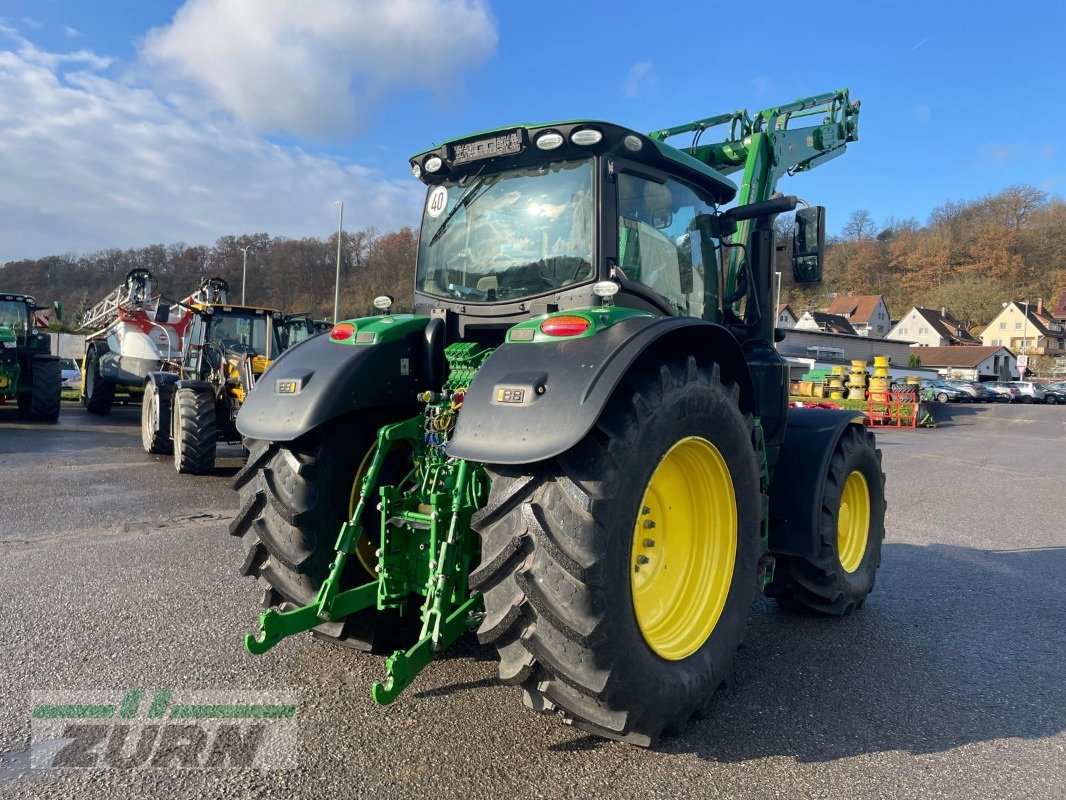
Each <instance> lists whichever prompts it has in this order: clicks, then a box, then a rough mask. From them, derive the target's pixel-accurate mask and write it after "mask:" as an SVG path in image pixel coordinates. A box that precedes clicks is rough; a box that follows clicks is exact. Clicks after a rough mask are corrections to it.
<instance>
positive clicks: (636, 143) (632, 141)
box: [622, 133, 644, 153]
mask: <svg viewBox="0 0 1066 800" xmlns="http://www.w3.org/2000/svg"><path fill="white" fill-rule="evenodd" d="M622 144H624V145H625V146H626V150H628V151H629V152H631V153H638V152H640V148H642V147H643V146H644V142H642V141H641V140H640V137H639V136H635V135H634V134H632V133H631V134H629V135H628V136H627V137H626V138H624V139H623V140H622Z"/></svg>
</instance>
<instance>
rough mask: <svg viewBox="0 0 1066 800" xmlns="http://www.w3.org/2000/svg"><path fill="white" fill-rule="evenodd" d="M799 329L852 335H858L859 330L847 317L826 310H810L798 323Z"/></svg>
mask: <svg viewBox="0 0 1066 800" xmlns="http://www.w3.org/2000/svg"><path fill="white" fill-rule="evenodd" d="M795 327H796V329H797V330H807V331H823V332H825V333H846V334H849V335H850V336H858V335H859V334H858V332H857V331H856V330H855V329H854V328H853V327H851V323H850V322H848V320H847V318H845V317H842V316H840V315H839V314H829V313H827V312H825V311H808V312H806V313H805V314H804V315H803V316H802V317H800V318H799V321H798V322H797V323H796V326H795Z"/></svg>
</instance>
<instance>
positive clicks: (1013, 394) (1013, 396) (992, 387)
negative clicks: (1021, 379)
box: [985, 381, 1020, 403]
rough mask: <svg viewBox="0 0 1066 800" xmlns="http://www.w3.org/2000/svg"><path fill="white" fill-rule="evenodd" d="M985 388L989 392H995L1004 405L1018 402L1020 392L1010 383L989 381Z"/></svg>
mask: <svg viewBox="0 0 1066 800" xmlns="http://www.w3.org/2000/svg"><path fill="white" fill-rule="evenodd" d="M985 388H986V389H988V391H990V392H993V393H994V394H995V395H996V397H997V398H998V399H999V400H1001V401H1002V402H1004V403H1013V402H1015V401H1017V399H1018V395H1019V394H1020V392H1019V391H1018V387H1017V386H1012V385H1011V383H1010V381H989V382H988V383H986V384H985Z"/></svg>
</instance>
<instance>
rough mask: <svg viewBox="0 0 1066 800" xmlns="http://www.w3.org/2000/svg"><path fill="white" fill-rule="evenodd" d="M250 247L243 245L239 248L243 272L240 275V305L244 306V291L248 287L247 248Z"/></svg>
mask: <svg viewBox="0 0 1066 800" xmlns="http://www.w3.org/2000/svg"><path fill="white" fill-rule="evenodd" d="M249 247H251V245H245V246H244V247H242V248H241V252H242V253H244V272H243V274H242V275H241V305H242V306H243V305H246V303H245V302H244V290H245V288H247V286H248V248H249Z"/></svg>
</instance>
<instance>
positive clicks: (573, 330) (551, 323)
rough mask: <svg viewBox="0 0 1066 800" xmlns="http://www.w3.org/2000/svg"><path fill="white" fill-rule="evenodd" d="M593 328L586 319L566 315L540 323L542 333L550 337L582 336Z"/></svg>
mask: <svg viewBox="0 0 1066 800" xmlns="http://www.w3.org/2000/svg"><path fill="white" fill-rule="evenodd" d="M591 326H592V323H591V322H589V320H587V319H585V318H584V317H577V316H572V315H564V316H561V317H549V318H548V319H546V320H544V322H542V323H540V332H541V333H546V334H548V335H549V336H580V335H581V334H583V333H584V332H585V331H587V330H588V329H589V328H590V327H591Z"/></svg>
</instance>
